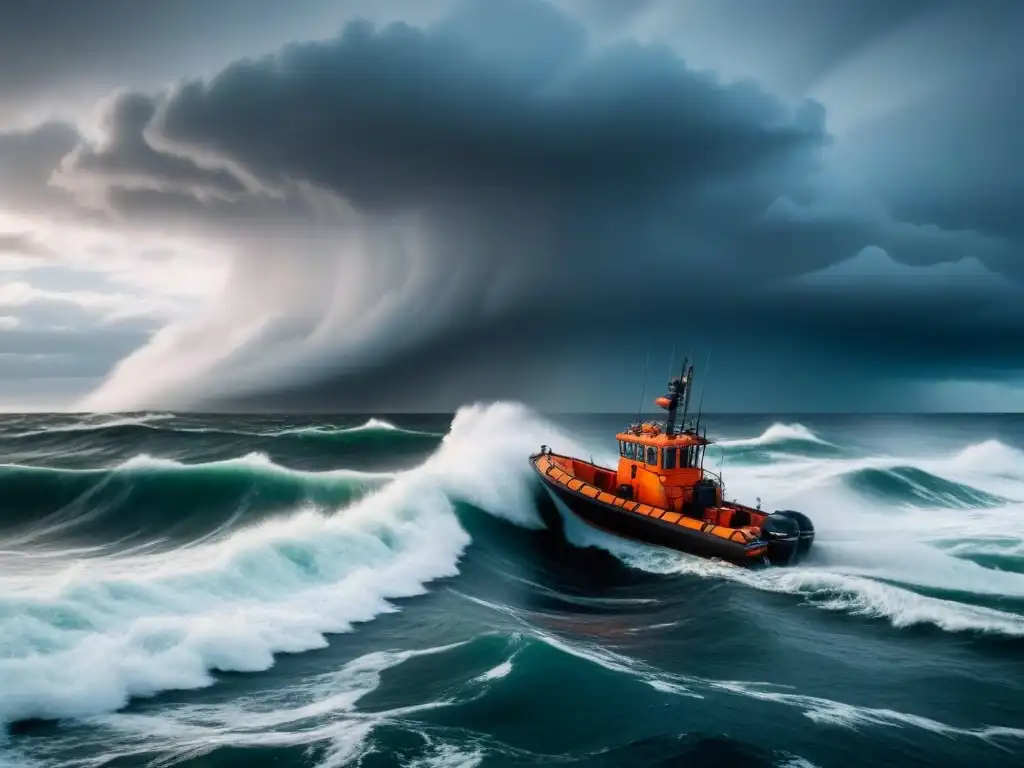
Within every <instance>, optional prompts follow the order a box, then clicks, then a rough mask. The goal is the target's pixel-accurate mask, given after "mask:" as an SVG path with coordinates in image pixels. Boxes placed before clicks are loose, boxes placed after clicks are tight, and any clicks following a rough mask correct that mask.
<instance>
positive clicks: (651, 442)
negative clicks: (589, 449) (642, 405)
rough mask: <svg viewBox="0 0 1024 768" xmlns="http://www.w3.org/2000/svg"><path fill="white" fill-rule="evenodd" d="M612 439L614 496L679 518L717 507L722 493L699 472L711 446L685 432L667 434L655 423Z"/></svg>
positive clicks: (692, 434) (630, 428) (621, 433)
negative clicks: (693, 510)
mask: <svg viewBox="0 0 1024 768" xmlns="http://www.w3.org/2000/svg"><path fill="white" fill-rule="evenodd" d="M616 438H617V439H618V441H619V464H618V470H617V473H616V488H617V493H618V494H619V495H621V496H626V497H627V498H631V499H636V500H643V502H644V503H646V504H653V505H656V506H660V507H664V508H666V509H674V510H676V511H679V512H683V511H686V508H687V507H691V506H694V507H698V508H705V507H714V506H717V505H718V504H720V503H721V488H720V487H718V484H717V483H714V482H713V481H711V480H707V479H705V473H704V470H703V469H702V467H701V465H702V462H703V458H704V451H705V449H706V446H707V445H709V444H710V442H711V441H709V440H707V439H706V438H704V437H702V436H700V435H698V434H696V433H694V432H690V431H680V432H671V433H669V432H666V431H665V430H663V429H662V427H661V425H659V424H657V423H655V422H645V423H642V424H635V425H631V426H630V427H629V428H628V429H626V430H625V431H623V432H620V433H618V434H617V435H616Z"/></svg>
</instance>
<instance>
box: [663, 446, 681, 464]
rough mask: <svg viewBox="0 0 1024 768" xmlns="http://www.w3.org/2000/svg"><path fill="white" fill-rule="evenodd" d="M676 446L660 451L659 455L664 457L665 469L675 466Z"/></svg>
mask: <svg viewBox="0 0 1024 768" xmlns="http://www.w3.org/2000/svg"><path fill="white" fill-rule="evenodd" d="M676 450H677V449H676V448H666V449H665V450H663V451H662V452H661V456H662V458H663V459H664V467H665V469H675V468H676Z"/></svg>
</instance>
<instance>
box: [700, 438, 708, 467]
mask: <svg viewBox="0 0 1024 768" xmlns="http://www.w3.org/2000/svg"><path fill="white" fill-rule="evenodd" d="M703 437H704V445H702V446H701V448H700V470H701V472H703V471H704V455H705V454H706V453H707V452H708V443H707V439H708V428H707V427H704V435H703Z"/></svg>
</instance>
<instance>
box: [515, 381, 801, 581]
mask: <svg viewBox="0 0 1024 768" xmlns="http://www.w3.org/2000/svg"><path fill="white" fill-rule="evenodd" d="M692 383H693V366H692V365H690V366H689V369H687V367H686V362H684V363H683V370H682V374H681V375H680V376H678V377H676V378H674V379H672V381H670V382H669V385H668V388H669V392H668V394H666V395H664V396H662V397H659V398H657V399H656V400H655V401H654V402H655V404H656V405H658V406H660V407H661V408H664V409H665V410H667V411H668V418H667V420H666V422H665V423H663V424H662V423H658V422H655V421H637V422H636V423H633V424H630V425H629V426H628V427H626V429H625V430H623V431H622V432H620V433H618V434H617V435H616V437H617V438H618V441H619V463H618V467H617V468H616V469H609V468H606V467H602V466H599V465H597V464H594V463H592V462H589V461H583V460H582V459H577V458H574V457H572V456H562V455H559V454H556V453H552V451H551V449H550V448H549V447H548V446H546V445H543V446H541V450H540V452H539V453H535V454H533V455H531V456H530V463H531V464H532V466H533V468H534V469H535V470H536V472H537V475H538V476H539V478H540V480H541V482H542V485H543V487H544V488H545V489H546V490H547V492H548V493H549V494H550V495H551V496H552V498H553V499H554V500H555V503H556V505H559V504H561V505H564V506H565V507H567V508H568V510H569V511H570V512H572V513H573V514H575V515H576V516H577V517H579V518H580V519H581V520H583V521H584V522H585V523H588V524H589V525H591V526H594V527H595V528H599V529H602V530H604V531H606V532H609V533H613V534H616V535H619V536H624V537H626V538H630V539H635V540H638V541H642V542H645V543H648V544H655V545H659V546H663V547H669V548H671V549H676V550H680V551H683V552H690V553H693V554H696V555H702V556H704V557H711V558H720V559H722V560H726V561H729V562H732V563H737V564H741V565H766V564H768V565H788V564H792V563H795V562H797V561H798V560H799V559H800V558H801V557H802V556H804V555H805V554H806V553H807V552H808V550H809V549H810V548H811V545H812V544H813V542H814V526H813V525H812V523H811V521H810V519H809V518H808V517H807V516H806V515H804V514H802V513H800V512H796V511H794V510H776V511H775V512H772V513H767V512H763V511H761V509H760V499H759V500H758V506H757V507H756V508H755V507H749V506H746V505H744V504H737V503H736V502H734V501H733V502H726V501H725V500H724V499H723V498H722V478H721V476H720V475H717V474H715V473H713V472H710V471H708V470H706V469H704V453H705V451H706V450H707V446H708V445H710V444H711V441H710V440H708V439H707V431H706V430H705V433H704V435H701V434H700V416H699V415H698V417H697V423H696V424H695V425H691V427H690V428H689V429H687V428H677V427H676V423H675V422H676V413H677V410H678V408H679V406H680V404H682V410H683V413H682V419H681V423H682V424H684V425H685V423H686V414H687V409H688V406H689V402H690V389H691V386H692Z"/></svg>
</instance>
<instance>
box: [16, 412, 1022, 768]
mask: <svg viewBox="0 0 1024 768" xmlns="http://www.w3.org/2000/svg"><path fill="white" fill-rule="evenodd" d="M634 416H635V415H634ZM630 418H632V417H631V415H628V414H624V415H622V416H608V415H596V416H578V415H574V416H571V417H570V416H564V417H544V416H540V415H538V414H536V413H533V412H531V411H529V410H527V409H525V408H523V407H521V406H518V405H514V404H503V403H498V404H485V405H477V406H472V407H467V408H464V409H462V410H460V411H459V412H458V413H457V414H455V415H454V416H451V415H447V416H401V415H386V414H380V415H379V416H378V417H377V418H373V419H370V420H367V418H366V417H365V416H361V417H327V416H317V417H312V416H311V417H301V418H300V417H291V416H290V417H283V416H282V417H268V416H259V417H255V416H254V417H235V416H231V417H228V416H197V415H174V414H166V413H144V414H130V415H117V416H110V415H108V416H89V417H85V416H75V415H67V414H64V415H39V414H33V415H5V416H0V721H2V725H0V766H3V767H4V768H29V767H31V768H39V767H42V766H46V767H49V766H111V768H113V767H115V766H116V767H117V768H123V767H127V766H143V765H145V766H171V765H184V766H188V767H189V768H212V767H213V766H216V767H217V768H241V767H242V766H346V765H352V766H364V768H376V767H377V766H418V767H420V768H423V767H426V766H458V767H461V768H469V767H470V766H596V767H602V766H676V765H679V766H732V765H738V766H779V767H781V766H789V767H790V768H797V767H798V766H799V767H801V768H809V766H821V767H822V768H824V767H826V766H882V765H886V766H889V765H892V766H916V765H924V766H972V767H978V766H1021V765H1024V416H988V415H985V416H900V417H897V416H877V417H875V416H827V417H826V416H822V417H811V416H791V417H787V416H774V417H772V416H756V417H755V416H751V417H740V416H716V417H712V418H711V419H710V421H709V422H708V428H709V437H713V438H715V439H717V440H718V441H719V442H718V443H717V444H716V445H715V446H713V447H712V448H711V449H709V451H708V454H707V463H706V466H707V467H708V468H710V469H713V470H715V471H719V470H720V471H722V473H723V475H724V480H725V485H726V496H727V498H736V499H737V500H740V501H744V502H747V503H751V504H753V503H755V501H756V499H757V498H758V497H760V499H761V502H762V506H763V507H764V508H766V509H798V510H801V511H803V512H805V513H807V514H808V515H810V516H811V518H812V519H813V520H814V523H815V525H816V528H817V540H816V543H815V549H814V551H813V553H812V556H811V557H810V558H809V559H808V560H807V561H805V562H804V563H802V564H801V565H799V566H798V567H792V568H778V569H769V570H760V571H747V570H741V569H739V568H737V567H733V566H727V565H723V564H720V563H716V562H713V561H709V560H703V559H700V558H697V557H693V556H687V555H683V554H679V553H675V552H671V551H667V550H660V549H657V548H653V547H645V546H642V545H639V544H634V543H627V542H625V541H622V540H618V539H614V538H612V537H611V536H609V535H606V534H602V533H599V532H597V531H594V530H592V529H589V528H586V527H585V526H583V525H582V524H579V523H576V522H574V521H573V520H571V519H570V520H566V525H565V529H564V536H563V535H560V534H558V533H557V532H556V531H554V530H550V529H548V528H547V527H546V526H545V525H544V523H543V522H542V516H541V514H540V512H539V509H538V501H537V498H538V496H537V487H536V484H535V481H534V479H533V478H532V477H531V473H530V469H529V467H528V464H527V456H528V454H529V453H531V452H534V451H536V450H538V449H539V447H540V445H541V444H542V443H547V444H549V445H551V446H552V447H553V448H554V450H556V451H559V452H568V453H575V454H577V455H580V456H583V457H584V458H590V457H591V456H593V458H594V459H595V460H597V461H601V462H604V463H607V464H609V465H613V464H614V462H615V460H616V458H617V453H616V451H617V447H616V442H615V432H616V430H617V429H619V428H621V427H623V426H624V425H625V424H626V423H627V421H629V420H630Z"/></svg>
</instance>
